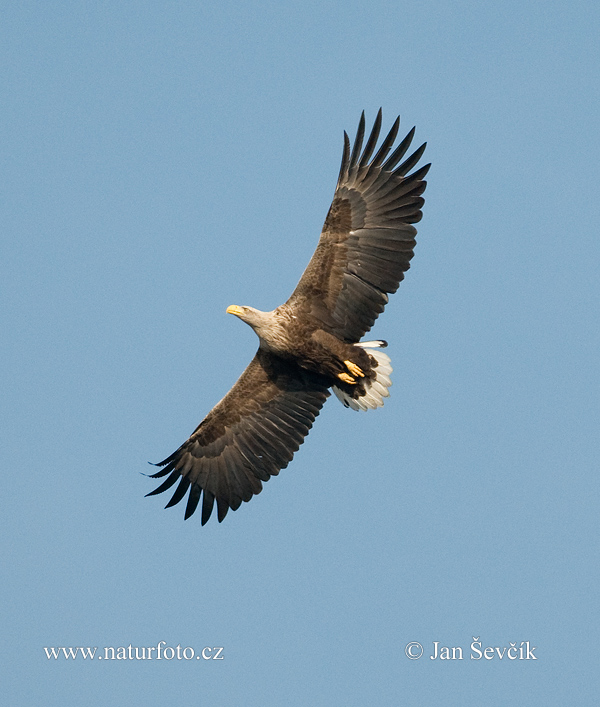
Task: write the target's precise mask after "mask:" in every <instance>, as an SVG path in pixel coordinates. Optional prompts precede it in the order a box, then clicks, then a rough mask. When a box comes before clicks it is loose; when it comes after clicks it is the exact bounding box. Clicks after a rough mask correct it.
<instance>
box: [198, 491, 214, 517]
mask: <svg viewBox="0 0 600 707" xmlns="http://www.w3.org/2000/svg"><path fill="white" fill-rule="evenodd" d="M214 504H215V497H214V496H213V495H212V493H211V492H210V491H207V490H206V489H204V493H203V494H202V521H201V522H202V525H206V524H207V523H208V519H209V518H210V514H211V513H212V510H213V506H214Z"/></svg>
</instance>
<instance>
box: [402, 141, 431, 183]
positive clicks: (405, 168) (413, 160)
mask: <svg viewBox="0 0 600 707" xmlns="http://www.w3.org/2000/svg"><path fill="white" fill-rule="evenodd" d="M426 147H427V143H426V142H424V143H423V144H422V145H421V147H419V148H417V149H416V150H415V151H414V152H413V153H412V155H411V156H410V157H409V158H408V159H406V160H404V162H403V163H402V164H401V165H400V166H399V167H397V168H396V169H395V170H394V174H397V175H400V176H401V177H403V176H404V175H405V174H406V173H407V172H410V170H411V169H412V168H413V167H414V166H415V165H416V164H417V162H418V161H419V160H420V159H421V157H422V156H423V153H424V152H425V148H426Z"/></svg>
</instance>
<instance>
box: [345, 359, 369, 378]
mask: <svg viewBox="0 0 600 707" xmlns="http://www.w3.org/2000/svg"><path fill="white" fill-rule="evenodd" d="M344 363H345V364H346V368H347V369H348V370H349V371H350V373H352V375H353V376H358V377H359V378H364V377H365V374H364V373H363V372H362V370H361V369H360V368H359V367H358V366H357V365H356V364H355V363H352V361H344Z"/></svg>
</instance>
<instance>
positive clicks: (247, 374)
mask: <svg viewBox="0 0 600 707" xmlns="http://www.w3.org/2000/svg"><path fill="white" fill-rule="evenodd" d="M399 125H400V118H397V119H396V121H395V122H394V124H393V125H392V128H391V130H390V132H389V133H388V135H387V136H386V137H385V139H384V140H383V141H382V143H381V145H380V146H379V149H377V151H375V148H376V146H377V142H378V139H379V133H380V130H381V109H380V110H379V112H378V114H377V117H376V119H375V123H374V125H373V129H372V130H371V134H370V135H369V138H368V139H367V142H366V145H365V147H364V150H363V141H364V136H365V115H364V112H363V114H362V115H361V118H360V122H359V125H358V131H357V134H356V138H355V140H354V145H353V146H352V149H351V148H350V140H349V139H348V135H347V134H346V133H345V132H344V150H343V155H342V165H341V168H340V173H339V177H338V181H337V186H336V189H335V194H334V197H333V202H332V204H331V207H330V209H329V213H328V214H327V218H326V219H325V224H324V226H323V230H322V232H321V237H320V239H319V242H318V244H317V249H316V250H315V252H314V254H313V256H312V258H311V260H310V262H309V264H308V267H307V268H306V270H305V271H304V274H303V275H302V277H301V278H300V282H299V283H298V285H297V287H296V289H295V290H294V292H293V293H292V295H291V297H290V298H289V299H288V301H287V302H285V304H282V305H281V306H279V307H277V308H276V309H274V310H273V311H272V312H261V311H260V310H257V309H254V308H253V307H247V306H242V307H240V306H237V305H232V306H230V307H228V308H227V312H228V313H229V314H234V315H235V316H237V317H239V318H240V319H241V320H242V321H244V322H246V323H247V324H249V325H250V326H251V327H252V328H253V329H254V331H255V332H256V334H257V335H258V338H259V341H260V344H259V348H258V351H257V352H256V355H255V356H254V358H253V359H252V361H251V362H250V364H249V365H248V367H247V368H246V370H245V371H244V372H243V373H242V375H241V376H240V378H239V380H238V381H237V383H236V384H235V385H234V386H233V388H232V389H231V390H230V391H229V393H227V395H226V396H225V397H224V398H223V399H222V400H221V401H220V402H219V403H217V405H215V407H214V408H213V409H212V410H211V411H210V412H209V413H208V415H207V416H206V417H205V418H204V420H202V422H201V423H200V424H199V425H198V427H197V428H196V429H195V431H194V432H193V433H192V435H191V436H190V438H189V439H188V440H187V441H186V442H184V443H183V444H182V445H181V447H179V449H178V450H177V451H175V452H174V453H173V454H171V456H169V457H167V458H166V459H165V460H164V461H162V462H160V463H159V464H157V465H156V466H159V467H162V468H161V469H160V470H159V471H158V472H157V473H155V474H152V475H151V477H152V478H161V477H165V476H166V477H167V478H166V480H164V481H163V482H162V483H161V485H160V486H159V487H158V488H156V489H154V491H151V492H150V493H149V494H148V496H152V495H154V494H157V493H162V492H163V491H166V490H167V489H169V488H171V487H172V486H174V485H175V483H177V482H179V484H178V486H177V488H176V490H175V493H174V494H173V497H172V498H171V500H170V501H169V502H168V504H167V506H166V507H167V508H169V507H170V506H174V505H175V504H177V503H179V501H181V499H182V498H183V497H184V496H185V494H186V493H187V492H188V490H189V496H188V500H187V506H186V510H185V518H186V519H187V518H189V517H190V516H191V515H192V514H193V513H194V511H195V510H196V508H197V506H198V504H199V502H200V498H201V497H202V525H204V524H205V523H206V522H207V521H208V519H209V518H210V516H211V513H212V511H213V507H214V503H215V501H216V503H217V516H218V519H219V522H221V521H222V520H223V519H224V518H225V516H226V515H227V512H228V511H229V509H230V508H231V509H232V510H234V511H235V510H237V509H238V508H239V507H240V505H241V504H242V501H249V500H250V499H251V498H252V496H254V495H255V494H257V493H260V491H261V490H262V484H263V482H264V481H268V480H269V478H270V477H271V476H276V475H277V474H279V471H280V469H284V468H285V467H286V466H287V465H288V464H289V463H290V461H291V460H292V457H293V456H294V452H296V451H297V450H298V448H299V447H300V445H301V444H302V442H303V441H304V438H305V437H306V435H307V434H308V431H309V430H310V428H311V427H312V425H313V422H314V421H315V418H316V417H317V415H318V414H319V412H320V410H321V408H322V406H323V404H324V403H325V401H326V400H327V398H328V397H329V395H330V392H331V390H333V392H334V394H335V395H336V396H337V397H338V398H339V399H340V401H341V402H342V403H343V404H344V405H345V406H346V407H350V408H352V409H353V410H368V409H374V408H377V407H381V406H382V405H383V400H384V398H386V397H388V396H389V390H388V389H389V387H390V385H391V380H390V373H391V371H392V368H391V365H390V359H389V357H388V356H387V355H386V354H385V353H384V352H383V351H382V350H381V349H382V348H384V347H385V346H386V345H387V344H386V342H385V341H362V342H361V341H360V340H361V338H362V337H363V336H364V335H365V333H366V332H368V331H369V330H370V329H371V327H372V326H373V324H374V322H375V320H376V319H377V317H378V316H379V315H380V314H381V312H383V309H384V307H385V305H386V304H387V302H388V294H390V293H393V292H395V291H396V290H397V289H398V285H399V283H400V281H401V280H402V279H403V278H404V272H405V271H406V270H408V268H409V267H410V259H411V258H412V257H413V252H414V247H415V243H416V241H415V235H416V233H417V231H416V229H415V227H414V226H413V224H414V223H417V222H418V221H420V219H421V217H422V212H421V208H422V206H423V203H424V199H423V197H422V194H423V192H424V191H425V186H426V184H427V182H425V181H424V177H425V175H426V174H427V172H428V170H429V167H430V166H431V165H429V164H427V165H425V166H424V167H421V168H420V169H418V170H416V171H414V172H412V173H411V174H409V172H410V171H411V170H412V169H413V168H414V167H415V166H416V165H417V163H418V162H419V160H420V159H421V156H422V155H423V152H424V150H425V144H423V145H421V147H419V148H418V149H417V150H416V151H415V152H414V153H413V154H411V155H410V156H409V157H408V158H407V159H405V160H404V161H402V160H403V158H404V156H405V154H406V153H407V151H408V149H409V147H410V144H411V141H412V138H413V135H414V131H415V129H414V128H413V129H412V130H411V131H410V132H409V133H408V135H407V136H406V137H405V138H404V140H402V142H401V143H400V144H399V145H398V146H397V147H395V149H393V151H392V148H394V143H395V141H396V137H397V135H398V128H399ZM390 153H391V154H390ZM373 155H374V156H373Z"/></svg>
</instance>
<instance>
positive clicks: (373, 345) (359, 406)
mask: <svg viewBox="0 0 600 707" xmlns="http://www.w3.org/2000/svg"><path fill="white" fill-rule="evenodd" d="M354 345H355V346H360V347H361V348H363V349H367V350H368V353H369V355H370V356H372V357H373V358H374V359H375V360H376V361H377V364H378V365H377V367H376V368H375V369H374V370H375V378H373V379H372V380H368V381H365V383H364V386H365V392H364V394H363V395H361V396H360V397H358V398H352V397H351V396H350V395H348V394H347V393H346V392H344V391H343V390H340V388H338V387H336V386H335V385H334V386H333V392H334V393H335V395H336V397H337V398H338V400H339V401H340V402H341V403H342V404H343V405H344V406H345V407H350V408H352V409H353V410H374V409H375V408H380V407H383V399H384V398H389V397H390V391H389V390H388V389H389V387H390V386H391V385H392V381H391V379H390V374H391V372H392V370H393V369H392V366H391V363H390V357H389V356H388V355H387V354H385V353H383V351H381V350H380V349H382V348H384V347H385V346H387V343H386V342H385V341H361V342H360V343H359V344H354Z"/></svg>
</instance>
